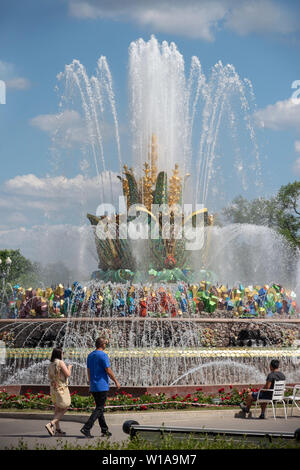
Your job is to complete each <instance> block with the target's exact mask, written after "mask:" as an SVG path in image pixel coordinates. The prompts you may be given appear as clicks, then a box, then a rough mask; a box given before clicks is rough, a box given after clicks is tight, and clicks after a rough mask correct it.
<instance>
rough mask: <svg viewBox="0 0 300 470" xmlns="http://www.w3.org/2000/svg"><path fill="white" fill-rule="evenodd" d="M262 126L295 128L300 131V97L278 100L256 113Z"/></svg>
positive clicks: (277, 128) (275, 128)
mask: <svg viewBox="0 0 300 470" xmlns="http://www.w3.org/2000/svg"><path fill="white" fill-rule="evenodd" d="M255 118H256V120H257V122H258V123H259V125H260V126H261V127H266V128H268V129H273V130H284V129H295V130H296V131H299V132H300V99H295V98H290V99H288V100H284V101H277V103H275V104H270V105H268V106H267V107H266V108H264V109H260V110H258V111H257V112H256V113H255Z"/></svg>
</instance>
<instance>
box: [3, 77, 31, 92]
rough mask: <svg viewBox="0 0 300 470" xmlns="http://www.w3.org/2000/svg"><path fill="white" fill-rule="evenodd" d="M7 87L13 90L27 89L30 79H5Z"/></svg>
mask: <svg viewBox="0 0 300 470" xmlns="http://www.w3.org/2000/svg"><path fill="white" fill-rule="evenodd" d="M6 86H7V88H11V89H14V90H28V88H30V81H29V80H27V78H22V77H19V78H12V79H11V80H7V81H6Z"/></svg>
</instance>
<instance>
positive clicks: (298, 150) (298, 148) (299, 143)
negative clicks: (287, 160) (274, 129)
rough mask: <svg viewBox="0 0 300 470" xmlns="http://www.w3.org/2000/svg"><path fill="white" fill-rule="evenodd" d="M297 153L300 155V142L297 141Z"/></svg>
mask: <svg viewBox="0 0 300 470" xmlns="http://www.w3.org/2000/svg"><path fill="white" fill-rule="evenodd" d="M295 151H296V152H298V153H300V140H296V141H295Z"/></svg>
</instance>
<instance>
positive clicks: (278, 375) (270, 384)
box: [240, 359, 285, 419]
mask: <svg viewBox="0 0 300 470" xmlns="http://www.w3.org/2000/svg"><path fill="white" fill-rule="evenodd" d="M278 369H279V361H278V360H277V359H273V360H272V361H271V363H270V371H271V372H270V373H269V374H268V377H267V380H266V384H265V386H264V387H263V388H264V389H270V390H271V389H273V388H274V382H275V381H280V380H285V375H284V374H283V373H282V372H280V371H279V370H278ZM257 395H258V392H253V393H252V392H249V395H248V397H247V401H246V405H244V404H243V403H240V408H241V409H242V410H243V411H244V413H249V411H250V408H251V405H252V404H253V402H255V401H256V400H257ZM259 398H260V399H266V400H268V399H271V398H272V392H271V391H270V392H268V391H262V392H260V395H259ZM260 407H261V414H260V416H259V419H264V418H265V409H266V407H267V403H262V404H261V405H260Z"/></svg>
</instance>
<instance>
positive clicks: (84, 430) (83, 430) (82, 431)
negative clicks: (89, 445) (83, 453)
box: [80, 428, 94, 437]
mask: <svg viewBox="0 0 300 470" xmlns="http://www.w3.org/2000/svg"><path fill="white" fill-rule="evenodd" d="M80 432H81V434H83V435H84V436H85V437H94V436H92V435H91V433H90V431H87V430H86V429H84V428H81V429H80Z"/></svg>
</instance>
